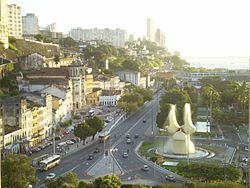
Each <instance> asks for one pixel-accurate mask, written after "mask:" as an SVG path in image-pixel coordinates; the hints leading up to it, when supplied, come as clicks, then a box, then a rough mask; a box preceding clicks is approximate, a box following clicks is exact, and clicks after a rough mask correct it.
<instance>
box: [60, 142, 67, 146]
mask: <svg viewBox="0 0 250 188" xmlns="http://www.w3.org/2000/svg"><path fill="white" fill-rule="evenodd" d="M66 144H67V143H66V142H60V143H59V144H58V146H65V145H66Z"/></svg>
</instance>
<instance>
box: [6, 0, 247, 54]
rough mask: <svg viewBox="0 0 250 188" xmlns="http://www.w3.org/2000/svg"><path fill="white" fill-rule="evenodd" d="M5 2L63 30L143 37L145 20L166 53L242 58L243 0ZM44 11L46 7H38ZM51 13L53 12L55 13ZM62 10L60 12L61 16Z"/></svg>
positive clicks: (244, 41)
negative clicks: (118, 31) (159, 37)
mask: <svg viewBox="0 0 250 188" xmlns="http://www.w3.org/2000/svg"><path fill="white" fill-rule="evenodd" d="M67 2H68V1H64V0H62V1H60V5H59V4H58V2H57V1H48V0H43V1H41V0H37V1H36V3H35V4H34V2H33V1H31V0H22V1H19V0H9V1H8V4H13V3H14V4H17V5H19V6H21V9H22V15H25V14H27V13H34V14H35V15H36V16H38V19H39V26H46V25H49V24H51V23H54V22H55V23H57V26H58V30H59V31H62V32H63V33H67V34H68V32H69V31H70V29H72V28H76V27H82V28H99V29H102V28H110V29H115V28H121V29H126V30H127V31H128V33H129V34H134V35H135V37H143V36H146V35H147V18H151V19H152V20H153V21H154V26H155V29H157V28H160V29H161V30H162V31H163V33H164V34H165V36H166V47H167V48H168V49H169V51H170V52H173V51H179V52H180V53H181V56H248V55H249V53H250V51H249V47H248V44H249V43H250V37H249V33H250V26H249V24H247V23H248V22H247V18H249V17H250V13H249V11H248V7H249V6H248V5H249V2H248V1H247V0H240V1H237V2H236V1H233V0H230V1H225V0H221V1H219V2H218V1H215V0H212V1H202V2H200V1H197V0H190V1H183V0H177V1H174V2H173V1H163V0H155V1H147V2H144V3H143V2H139V1H135V2H133V1H132V0H128V1H126V2H125V1H121V3H117V1H114V0H107V1H100V0H93V1H86V2H82V1H80V0H75V1H74V4H68V3H67ZM44 10H46V11H44ZM55 12H56V13H55ZM65 13H66V14H65Z"/></svg>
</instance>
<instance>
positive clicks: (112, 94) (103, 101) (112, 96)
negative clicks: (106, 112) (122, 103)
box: [99, 90, 121, 106]
mask: <svg viewBox="0 0 250 188" xmlns="http://www.w3.org/2000/svg"><path fill="white" fill-rule="evenodd" d="M120 97H121V90H103V91H102V94H101V96H100V97H99V103H100V105H101V106H116V105H117V102H118V100H119V99H120Z"/></svg>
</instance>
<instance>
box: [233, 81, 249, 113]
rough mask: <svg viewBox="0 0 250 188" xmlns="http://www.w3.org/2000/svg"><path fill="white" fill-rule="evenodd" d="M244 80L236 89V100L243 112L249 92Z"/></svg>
mask: <svg viewBox="0 0 250 188" xmlns="http://www.w3.org/2000/svg"><path fill="white" fill-rule="evenodd" d="M248 90H249V89H248V87H247V84H246V82H245V81H244V82H243V84H242V85H241V86H240V87H239V89H238V90H237V94H236V96H237V100H238V101H239V102H240V106H241V112H243V111H244V110H245V108H246V104H247V102H248V100H249V92H248Z"/></svg>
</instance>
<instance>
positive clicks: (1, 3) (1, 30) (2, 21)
mask: <svg viewBox="0 0 250 188" xmlns="http://www.w3.org/2000/svg"><path fill="white" fill-rule="evenodd" d="M7 7H8V5H7V0H0V42H2V43H3V45H4V48H5V49H6V48H8V47H9V41H8V13H7V10H8V9H7Z"/></svg>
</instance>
